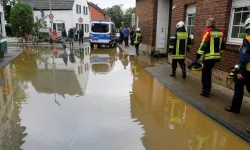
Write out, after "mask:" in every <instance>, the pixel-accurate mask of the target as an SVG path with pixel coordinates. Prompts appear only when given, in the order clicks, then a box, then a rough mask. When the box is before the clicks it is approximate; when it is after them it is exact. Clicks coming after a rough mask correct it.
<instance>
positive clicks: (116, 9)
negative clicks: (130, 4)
mask: <svg viewBox="0 0 250 150" xmlns="http://www.w3.org/2000/svg"><path fill="white" fill-rule="evenodd" d="M105 10H106V12H107V13H108V14H110V15H111V19H112V21H114V23H115V26H116V27H117V28H119V27H121V22H122V21H123V11H122V9H121V6H119V5H115V6H112V7H108V8H106V9H105Z"/></svg>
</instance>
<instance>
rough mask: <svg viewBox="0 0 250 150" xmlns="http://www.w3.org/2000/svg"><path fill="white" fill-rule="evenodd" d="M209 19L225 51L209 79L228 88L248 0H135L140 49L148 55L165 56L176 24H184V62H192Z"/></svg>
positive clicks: (249, 12) (249, 14) (248, 11)
mask: <svg viewBox="0 0 250 150" xmlns="http://www.w3.org/2000/svg"><path fill="white" fill-rule="evenodd" d="M146 10H147V11H146ZM209 17H214V18H215V20H216V26H217V28H219V29H221V30H222V31H223V32H224V35H225V37H226V39H227V45H226V46H227V47H226V52H225V53H224V55H223V58H222V60H221V61H220V63H218V64H217V65H216V66H215V69H214V71H213V77H214V80H215V81H216V82H217V83H219V84H222V85H226V86H228V83H227V81H226V77H227V75H228V72H229V71H230V70H231V67H232V66H234V65H235V64H237V61H238V56H239V47H240V45H241V43H242V39H241V38H240V37H239V35H240V33H242V32H244V26H243V25H244V22H245V20H246V19H247V18H248V17H250V1H249V0H209V1H207V0H136V18H137V22H138V26H139V27H140V28H141V32H142V34H143V37H144V40H143V44H142V47H141V48H142V49H143V50H144V51H145V52H147V53H149V54H151V52H155V51H160V52H163V53H166V52H167V49H168V48H167V45H168V39H169V37H170V35H171V34H173V33H174V31H175V25H176V23H177V22H179V21H184V22H185V23H186V29H187V31H188V32H189V33H190V34H191V37H192V38H193V46H192V49H191V51H190V53H189V54H188V59H187V61H188V60H194V59H195V56H196V53H197V50H198V48H199V46H200V41H201V36H202V31H203V30H204V29H205V28H206V26H205V23H206V20H207V19H208V18H209Z"/></svg>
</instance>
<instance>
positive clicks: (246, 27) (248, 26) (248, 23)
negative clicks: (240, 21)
mask: <svg viewBox="0 0 250 150" xmlns="http://www.w3.org/2000/svg"><path fill="white" fill-rule="evenodd" d="M244 26H245V29H250V18H248V19H247V20H246V21H245V24H244Z"/></svg>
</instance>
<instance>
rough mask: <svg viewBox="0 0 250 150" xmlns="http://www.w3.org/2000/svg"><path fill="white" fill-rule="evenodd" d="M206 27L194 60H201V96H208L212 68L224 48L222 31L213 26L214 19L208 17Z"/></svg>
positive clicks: (224, 41) (224, 42)
mask: <svg viewBox="0 0 250 150" xmlns="http://www.w3.org/2000/svg"><path fill="white" fill-rule="evenodd" d="M206 26H207V28H206V29H205V30H204V31H203V33H202V38H201V44H200V48H199V50H198V52H197V54H196V61H198V62H203V68H202V92H201V93H200V95H201V96H204V97H208V96H209V95H210V91H211V88H212V81H211V80H212V79H211V78H212V69H213V67H214V66H215V64H216V63H217V62H219V61H220V59H221V56H222V54H223V52H224V50H225V48H226V40H225V38H224V35H223V32H221V31H220V30H218V29H217V28H216V27H215V19H214V18H209V19H208V20H207V22H206Z"/></svg>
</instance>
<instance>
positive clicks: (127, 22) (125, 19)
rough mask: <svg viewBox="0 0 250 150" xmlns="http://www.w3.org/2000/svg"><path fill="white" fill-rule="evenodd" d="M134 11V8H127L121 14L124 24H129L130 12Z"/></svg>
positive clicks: (130, 19)
mask: <svg viewBox="0 0 250 150" xmlns="http://www.w3.org/2000/svg"><path fill="white" fill-rule="evenodd" d="M133 13H135V8H132V7H130V8H128V9H127V10H126V11H125V14H124V16H123V22H124V25H127V26H130V25H131V21H132V14H133Z"/></svg>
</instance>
